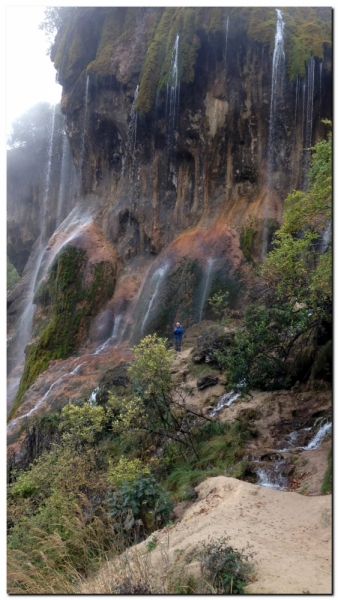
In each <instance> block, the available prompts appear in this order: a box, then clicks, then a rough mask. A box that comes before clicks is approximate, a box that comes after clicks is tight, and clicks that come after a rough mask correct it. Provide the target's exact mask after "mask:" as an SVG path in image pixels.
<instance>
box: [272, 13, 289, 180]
mask: <svg viewBox="0 0 338 600" xmlns="http://www.w3.org/2000/svg"><path fill="white" fill-rule="evenodd" d="M276 12H277V24H276V34H275V48H274V51H273V59H272V82H271V98H270V118H269V138H268V180H269V183H271V174H272V171H273V169H274V157H275V153H276V152H278V150H279V148H276V145H277V144H276V142H277V140H276V114H277V102H278V100H279V99H280V98H281V97H282V95H283V80H284V65H285V53H284V26H285V23H284V21H283V16H282V12H281V11H280V10H278V9H277V8H276Z"/></svg>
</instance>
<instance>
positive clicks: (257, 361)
mask: <svg viewBox="0 0 338 600" xmlns="http://www.w3.org/2000/svg"><path fill="white" fill-rule="evenodd" d="M311 324H313V323H312V320H311V315H310V316H309V314H308V311H307V310H306V309H305V308H304V307H303V308H299V310H295V308H294V304H293V303H291V302H288V303H284V304H281V305H277V306H275V307H267V306H264V305H260V304H258V305H254V304H253V305H251V306H250V308H248V309H247V310H246V311H245V314H244V322H243V327H241V328H240V329H238V330H237V331H236V335H235V344H234V345H233V346H229V347H228V349H227V350H226V351H225V352H224V351H216V352H215V354H216V357H217V358H218V361H219V365H220V366H221V367H223V368H226V369H227V377H228V385H229V386H230V385H233V386H235V387H236V385H237V386H238V387H239V388H240V389H241V390H242V391H243V392H244V391H247V390H250V389H253V388H261V389H281V388H283V387H289V386H290V384H291V382H292V375H294V373H293V372H292V367H293V366H295V362H294V360H292V361H291V363H290V361H289V357H290V353H291V350H292V349H293V346H294V344H295V342H296V340H297V339H298V338H299V337H300V336H301V334H303V333H305V332H306V331H308V330H309V328H311ZM300 350H301V349H300Z"/></svg>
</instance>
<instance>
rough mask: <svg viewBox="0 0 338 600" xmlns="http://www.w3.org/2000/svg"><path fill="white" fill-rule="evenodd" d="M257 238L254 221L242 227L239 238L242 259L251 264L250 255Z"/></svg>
mask: <svg viewBox="0 0 338 600" xmlns="http://www.w3.org/2000/svg"><path fill="white" fill-rule="evenodd" d="M256 237H257V223H256V222H255V221H254V220H249V222H248V223H247V224H246V225H244V226H243V228H242V231H241V237H240V248H241V250H242V252H243V254H244V257H245V258H246V260H248V261H249V262H252V260H253V259H252V254H253V250H254V244H255V239H256Z"/></svg>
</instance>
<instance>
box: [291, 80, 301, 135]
mask: <svg viewBox="0 0 338 600" xmlns="http://www.w3.org/2000/svg"><path fill="white" fill-rule="evenodd" d="M299 89H300V79H299V75H297V78H296V101H295V124H294V130H295V131H294V136H293V144H294V145H295V144H296V126H297V111H298V103H299Z"/></svg>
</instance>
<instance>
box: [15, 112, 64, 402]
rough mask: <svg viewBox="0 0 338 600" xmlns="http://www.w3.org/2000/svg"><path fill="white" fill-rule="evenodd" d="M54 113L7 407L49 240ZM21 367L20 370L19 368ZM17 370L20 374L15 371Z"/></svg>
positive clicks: (30, 324) (28, 332)
mask: <svg viewBox="0 0 338 600" xmlns="http://www.w3.org/2000/svg"><path fill="white" fill-rule="evenodd" d="M55 111H56V105H55V106H54V108H53V113H52V122H51V128H50V138H49V145H48V155H47V168H46V178H45V186H44V187H45V189H44V194H43V198H42V205H41V211H40V236H39V238H38V240H37V241H36V242H35V244H34V247H33V251H32V253H31V256H30V259H29V261H28V263H27V266H26V268H25V271H26V275H25V277H26V278H27V279H28V285H27V290H26V302H25V305H24V307H23V310H22V314H21V315H20V317H19V319H18V324H17V326H16V332H15V335H14V338H15V340H14V342H13V349H12V353H13V355H14V354H15V367H14V368H15V369H16V371H17V372H16V377H15V380H14V381H13V380H12V381H11V382H10V385H9V387H8V388H7V393H8V397H7V405H11V403H12V401H13V400H14V398H15V395H16V393H17V390H18V387H19V384H20V379H21V375H22V372H23V368H24V359H25V347H26V346H27V344H28V342H29V340H30V337H31V335H32V328H33V316H34V312H35V308H36V307H35V305H34V304H33V299H34V292H35V289H36V287H37V283H38V276H39V270H40V266H41V261H42V257H43V255H44V253H45V250H46V247H47V241H48V234H47V232H48V228H47V206H48V201H49V192H50V180H51V168H52V156H53V145H54V129H55ZM20 365H21V368H20V369H19V366H20ZM18 371H20V372H18Z"/></svg>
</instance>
